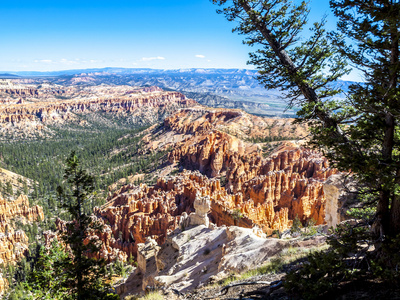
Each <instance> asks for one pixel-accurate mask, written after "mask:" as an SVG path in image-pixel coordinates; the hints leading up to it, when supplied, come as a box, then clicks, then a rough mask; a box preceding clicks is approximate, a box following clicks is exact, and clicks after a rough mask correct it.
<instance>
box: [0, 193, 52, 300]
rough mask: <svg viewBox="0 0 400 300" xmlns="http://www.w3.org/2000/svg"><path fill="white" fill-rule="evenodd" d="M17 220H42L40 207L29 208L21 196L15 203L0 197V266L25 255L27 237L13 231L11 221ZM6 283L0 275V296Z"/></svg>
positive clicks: (14, 261) (21, 232)
mask: <svg viewBox="0 0 400 300" xmlns="http://www.w3.org/2000/svg"><path fill="white" fill-rule="evenodd" d="M15 218H19V219H20V220H21V221H22V222H27V221H37V220H43V219H44V215H43V209H42V207H40V206H37V205H36V206H33V207H29V201H28V197H26V196H25V195H21V196H19V197H18V199H17V200H15V201H7V200H5V199H4V198H3V197H2V196H1V195H0V266H1V265H7V264H10V263H11V264H14V263H16V262H17V261H18V260H19V259H21V258H22V257H23V256H24V255H26V253H27V251H28V249H29V245H28V237H27V236H26V234H25V232H24V231H22V230H16V231H15V230H14V228H13V227H12V225H11V220H12V219H15ZM7 286H8V282H7V281H6V280H5V279H4V278H3V277H2V274H1V273H0V295H1V294H2V293H3V292H4V290H5V288H6V287H7Z"/></svg>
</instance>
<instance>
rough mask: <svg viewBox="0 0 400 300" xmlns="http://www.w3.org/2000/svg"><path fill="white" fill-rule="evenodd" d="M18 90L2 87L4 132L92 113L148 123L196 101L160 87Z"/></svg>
mask: <svg viewBox="0 0 400 300" xmlns="http://www.w3.org/2000/svg"><path fill="white" fill-rule="evenodd" d="M18 87H19V86H18ZM13 89H15V90H13ZM17 91H18V88H15V87H14V86H13V85H11V86H8V87H7V89H5V88H3V90H1V89H0V103H2V104H1V105H0V131H1V132H10V133H13V132H16V133H18V132H26V131H32V132H41V131H42V130H43V129H44V128H45V127H46V126H47V125H50V124H54V123H63V122H66V121H74V120H76V116H77V115H79V114H87V113H92V112H105V113H112V114H113V116H116V117H121V116H122V117H125V118H131V119H132V120H131V122H132V123H135V124H136V125H140V124H141V125H144V124H148V123H154V122H155V121H158V117H160V116H162V117H165V116H166V115H168V114H171V113H173V112H175V111H176V110H177V109H179V108H183V107H190V106H193V105H195V104H196V101H194V100H191V99H187V98H186V97H185V96H184V95H183V94H181V93H179V92H165V91H163V90H161V89H160V88H157V87H144V88H138V87H128V86H116V87H115V86H105V85H102V86H95V87H79V86H73V87H63V86H58V85H49V84H42V85H40V86H39V87H38V88H37V89H36V90H35V91H36V92H35V93H33V94H29V96H28V95H27V94H24V95H20V93H18V92H17ZM15 95H17V96H18V97H16V96H15Z"/></svg>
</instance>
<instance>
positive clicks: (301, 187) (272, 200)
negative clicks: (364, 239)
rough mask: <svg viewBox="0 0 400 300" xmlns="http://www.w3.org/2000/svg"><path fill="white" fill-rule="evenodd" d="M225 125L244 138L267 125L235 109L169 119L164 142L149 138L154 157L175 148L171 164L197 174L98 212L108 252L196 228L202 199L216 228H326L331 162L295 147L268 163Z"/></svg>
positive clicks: (139, 191)
mask: <svg viewBox="0 0 400 300" xmlns="http://www.w3.org/2000/svg"><path fill="white" fill-rule="evenodd" d="M276 122H277V123H279V120H276ZM238 123H239V125H238ZM227 124H229V126H230V127H229V128H236V129H237V130H236V134H237V135H238V136H240V135H241V134H242V133H243V132H245V131H246V130H247V129H246V128H249V127H252V128H254V127H255V126H257V127H258V128H259V130H258V131H261V129H262V127H263V126H267V125H265V124H264V123H262V124H261V121H260V120H258V119H256V120H253V119H250V117H249V116H247V114H245V113H243V112H240V111H236V110H210V109H209V110H207V109H206V108H190V109H184V110H181V111H179V112H178V113H176V114H175V115H172V116H170V117H168V118H166V119H165V121H164V128H163V131H162V133H161V135H157V134H151V133H150V134H149V135H148V136H146V137H145V138H144V139H143V140H144V142H145V143H147V145H148V149H151V150H152V151H154V150H157V149H163V148H168V147H170V148H171V149H172V150H171V151H170V152H169V154H168V159H169V161H170V163H177V162H179V163H180V165H181V167H184V168H186V169H190V170H193V171H184V172H183V173H181V174H179V175H177V176H174V177H167V178H159V179H158V181H157V183H156V184H155V185H154V186H150V187H149V186H146V185H141V186H139V187H137V186H136V187H135V186H133V185H128V186H125V187H123V188H122V189H121V190H119V191H118V192H116V193H114V194H113V195H112V196H110V197H109V202H108V203H107V204H106V205H105V206H103V207H102V208H100V209H98V210H97V211H96V214H97V215H98V216H99V217H101V218H102V219H103V220H104V222H105V223H106V224H109V226H110V233H111V234H112V237H111V238H110V239H103V240H104V241H105V243H106V244H107V247H109V248H117V249H119V250H121V251H123V252H126V253H128V255H134V256H135V255H136V254H137V244H138V243H144V242H145V240H146V238H147V237H151V238H153V239H154V240H155V241H156V242H157V243H158V244H160V245H161V244H163V243H164V242H165V239H166V236H167V235H168V234H169V233H170V232H172V231H173V230H174V229H176V228H177V227H179V226H183V227H185V226H187V225H190V222H187V221H186V222H183V221H182V219H186V220H187V218H188V216H190V214H191V213H193V212H194V208H195V207H194V203H195V201H199V199H203V200H205V199H207V201H209V202H210V211H209V213H208V215H207V216H208V218H209V220H210V222H211V223H213V224H215V225H217V226H222V225H227V226H231V225H237V226H241V227H247V228H252V227H254V226H258V227H259V228H261V229H262V231H263V232H265V233H267V234H271V233H272V232H273V231H274V230H280V231H284V230H286V229H288V228H290V226H291V225H292V220H293V219H294V218H295V217H296V216H298V217H299V218H300V220H301V221H303V222H307V221H308V220H310V219H314V220H315V221H316V223H317V224H323V223H324V222H325V220H324V218H325V196H324V192H323V182H324V181H325V180H326V178H328V177H329V176H330V175H332V174H334V173H336V170H335V169H331V168H330V167H329V164H328V161H327V160H326V159H325V158H324V157H322V156H321V155H320V154H319V153H317V152H314V151H311V150H308V149H305V148H303V147H301V146H299V145H298V144H297V143H293V142H285V143H283V144H281V145H280V146H279V147H277V148H275V149H274V151H273V154H272V155H270V156H269V157H267V158H264V157H263V156H262V155H261V150H260V146H259V145H258V144H254V143H251V142H249V141H248V140H247V141H246V140H243V139H240V138H238V137H237V136H234V135H232V134H230V133H229V132H228V131H229V130H227V128H228V127H227ZM255 124H257V125H255ZM284 124H286V123H284ZM219 129H220V130H219ZM222 130H224V131H222ZM268 130H269V131H271V132H272V131H273V128H271V127H269V128H268ZM221 182H222V183H223V184H222V185H223V186H222V185H221ZM196 199H197V200H196ZM207 201H206V202H207ZM195 223H196V222H195ZM197 223H200V222H197Z"/></svg>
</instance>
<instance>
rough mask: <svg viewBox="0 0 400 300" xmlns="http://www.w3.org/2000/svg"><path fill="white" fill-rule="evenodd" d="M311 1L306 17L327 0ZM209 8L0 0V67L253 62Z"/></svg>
mask: <svg viewBox="0 0 400 300" xmlns="http://www.w3.org/2000/svg"><path fill="white" fill-rule="evenodd" d="M314 3H315V4H314V5H312V14H311V15H310V19H311V20H314V19H318V18H320V16H321V15H323V14H324V13H326V12H328V13H329V4H328V1H327V0H324V1H318V0H314ZM216 8H217V6H215V5H213V4H212V3H211V1H209V0H142V1H140V0H129V1H128V0H108V1H104V0H96V1H92V0H80V1H78V0H68V1H65V0H51V1H48V0H29V1H26V0H1V2H0V36H1V48H0V70H1V71H52V70H66V69H84V68H98V67H126V68H161V69H175V68H252V66H248V65H246V62H247V59H248V52H249V51H250V50H251V48H249V47H248V46H245V45H243V44H242V42H241V41H242V37H241V36H238V35H237V34H236V33H232V32H231V29H232V27H233V24H232V23H230V22H228V21H227V20H226V19H225V18H224V17H223V16H222V15H218V14H217V13H216ZM330 21H331V25H333V24H334V20H333V19H332V18H331V19H330Z"/></svg>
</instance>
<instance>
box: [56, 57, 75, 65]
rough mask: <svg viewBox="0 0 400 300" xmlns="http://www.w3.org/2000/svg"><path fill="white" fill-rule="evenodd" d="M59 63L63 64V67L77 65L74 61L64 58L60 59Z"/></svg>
mask: <svg viewBox="0 0 400 300" xmlns="http://www.w3.org/2000/svg"><path fill="white" fill-rule="evenodd" d="M60 63H62V64H65V65H76V64H79V63H78V62H77V61H76V60H68V59H66V58H63V59H61V60H60Z"/></svg>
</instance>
